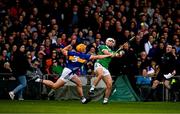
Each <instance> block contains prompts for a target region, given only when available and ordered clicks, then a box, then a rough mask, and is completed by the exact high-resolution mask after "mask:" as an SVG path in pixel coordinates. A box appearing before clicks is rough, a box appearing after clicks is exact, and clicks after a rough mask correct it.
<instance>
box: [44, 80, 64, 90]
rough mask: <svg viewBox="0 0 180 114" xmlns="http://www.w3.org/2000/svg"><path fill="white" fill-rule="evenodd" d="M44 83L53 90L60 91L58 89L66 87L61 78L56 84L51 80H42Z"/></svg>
mask: <svg viewBox="0 0 180 114" xmlns="http://www.w3.org/2000/svg"><path fill="white" fill-rule="evenodd" d="M42 83H43V84H45V85H46V86H48V87H51V88H53V89H58V88H60V87H62V86H64V84H65V81H63V80H62V79H61V78H59V79H58V80H57V81H56V82H55V83H54V82H52V81H51V80H42Z"/></svg>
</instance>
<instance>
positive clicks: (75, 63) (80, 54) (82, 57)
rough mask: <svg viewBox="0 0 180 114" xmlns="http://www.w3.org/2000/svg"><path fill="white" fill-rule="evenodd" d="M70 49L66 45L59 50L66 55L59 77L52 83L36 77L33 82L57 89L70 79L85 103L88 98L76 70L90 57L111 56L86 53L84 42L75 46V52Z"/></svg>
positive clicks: (101, 57) (70, 47)
mask: <svg viewBox="0 0 180 114" xmlns="http://www.w3.org/2000/svg"><path fill="white" fill-rule="evenodd" d="M70 49H72V46H71V45H68V46H66V47H65V48H63V49H62V50H61V51H62V53H63V55H65V56H66V57H67V63H66V67H65V68H64V69H63V72H62V74H61V76H60V78H59V79H58V80H57V81H56V82H55V83H54V82H52V81H50V80H43V79H40V78H36V79H35V82H41V83H43V84H45V85H47V86H49V87H51V88H53V89H58V88H60V87H62V86H64V84H65V83H66V82H67V81H69V80H71V81H73V82H74V83H75V84H76V86H77V92H78V94H79V96H80V98H81V102H82V103H83V104H86V103H87V102H89V99H87V98H85V97H84V95H83V89H82V82H81V80H80V79H79V77H78V76H77V74H76V71H77V70H78V69H79V68H80V67H81V66H82V65H83V64H86V63H87V61H89V60H92V59H103V58H106V57H111V56H112V55H91V54H86V53H85V52H86V45H84V44H79V45H77V46H76V52H75V51H70Z"/></svg>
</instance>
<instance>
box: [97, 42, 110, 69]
mask: <svg viewBox="0 0 180 114" xmlns="http://www.w3.org/2000/svg"><path fill="white" fill-rule="evenodd" d="M104 50H108V51H109V52H110V53H113V51H112V50H111V48H109V47H108V46H107V45H100V46H99V47H98V54H99V55H104V53H103V51H104ZM96 62H98V63H100V64H101V65H102V66H103V67H105V68H106V69H108V67H109V63H110V62H111V57H106V58H103V59H98V60H97V61H96Z"/></svg>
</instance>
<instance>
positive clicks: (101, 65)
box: [89, 38, 122, 104]
mask: <svg viewBox="0 0 180 114" xmlns="http://www.w3.org/2000/svg"><path fill="white" fill-rule="evenodd" d="M114 46H115V40H114V39H113V38H107V39H106V42H105V45H100V46H99V47H98V54H100V55H110V54H114V56H118V57H121V56H122V55H119V54H118V53H115V52H114V51H113V50H112V49H111V48H112V47H114ZM110 62H111V57H107V58H103V59H98V60H97V61H96V62H95V64H94V72H95V74H96V78H95V80H94V82H93V83H92V85H91V88H90V90H89V94H90V96H91V95H93V94H94V89H95V87H96V85H97V84H98V83H99V81H100V80H101V79H102V80H103V81H104V82H105V84H106V90H105V96H104V100H103V104H106V103H108V98H109V96H110V94H111V89H112V78H111V74H110V72H109V70H108V67H109V63H110Z"/></svg>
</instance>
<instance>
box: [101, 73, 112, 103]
mask: <svg viewBox="0 0 180 114" xmlns="http://www.w3.org/2000/svg"><path fill="white" fill-rule="evenodd" d="M102 79H103V81H104V82H105V84H106V90H105V96H104V100H103V103H104V104H106V103H108V99H109V96H110V94H111V90H112V78H111V76H110V75H106V76H103V78H102Z"/></svg>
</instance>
